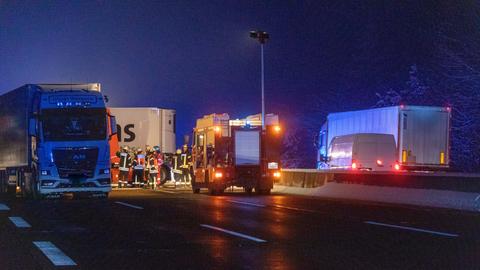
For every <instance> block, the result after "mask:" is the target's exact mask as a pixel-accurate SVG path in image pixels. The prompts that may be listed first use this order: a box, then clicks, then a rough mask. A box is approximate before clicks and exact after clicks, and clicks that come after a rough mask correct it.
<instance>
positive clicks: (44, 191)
mask: <svg viewBox="0 0 480 270" xmlns="http://www.w3.org/2000/svg"><path fill="white" fill-rule="evenodd" d="M110 191H112V187H78V188H40V190H39V192H40V194H42V195H48V194H60V193H107V192H110Z"/></svg>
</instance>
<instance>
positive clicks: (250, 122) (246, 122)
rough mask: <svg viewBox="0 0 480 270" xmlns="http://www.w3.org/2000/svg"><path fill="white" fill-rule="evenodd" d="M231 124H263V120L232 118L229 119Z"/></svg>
mask: <svg viewBox="0 0 480 270" xmlns="http://www.w3.org/2000/svg"><path fill="white" fill-rule="evenodd" d="M229 124H230V126H246V125H250V126H261V125H262V120H239V119H237V120H230V121H229Z"/></svg>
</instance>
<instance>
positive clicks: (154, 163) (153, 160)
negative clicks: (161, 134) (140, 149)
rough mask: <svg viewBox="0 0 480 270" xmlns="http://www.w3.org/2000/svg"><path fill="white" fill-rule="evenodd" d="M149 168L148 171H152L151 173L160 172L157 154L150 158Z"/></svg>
mask: <svg viewBox="0 0 480 270" xmlns="http://www.w3.org/2000/svg"><path fill="white" fill-rule="evenodd" d="M147 168H148V173H150V174H157V173H158V161H157V158H156V157H155V156H153V155H151V156H150V157H149V158H148V163H147Z"/></svg>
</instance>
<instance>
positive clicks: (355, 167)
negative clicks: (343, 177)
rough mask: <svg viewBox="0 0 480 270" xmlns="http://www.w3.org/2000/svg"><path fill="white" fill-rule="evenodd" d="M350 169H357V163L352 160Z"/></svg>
mask: <svg viewBox="0 0 480 270" xmlns="http://www.w3.org/2000/svg"><path fill="white" fill-rule="evenodd" d="M352 169H354V170H356V169H357V163H355V162H352Z"/></svg>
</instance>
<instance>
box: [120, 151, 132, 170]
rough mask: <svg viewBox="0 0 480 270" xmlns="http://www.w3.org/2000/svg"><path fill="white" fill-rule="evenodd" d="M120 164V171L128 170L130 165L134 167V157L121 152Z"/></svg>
mask: <svg viewBox="0 0 480 270" xmlns="http://www.w3.org/2000/svg"><path fill="white" fill-rule="evenodd" d="M118 166H119V170H120V171H124V172H128V171H129V170H130V167H132V158H131V157H130V155H129V154H128V153H125V152H122V153H120V162H119V164H118Z"/></svg>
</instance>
